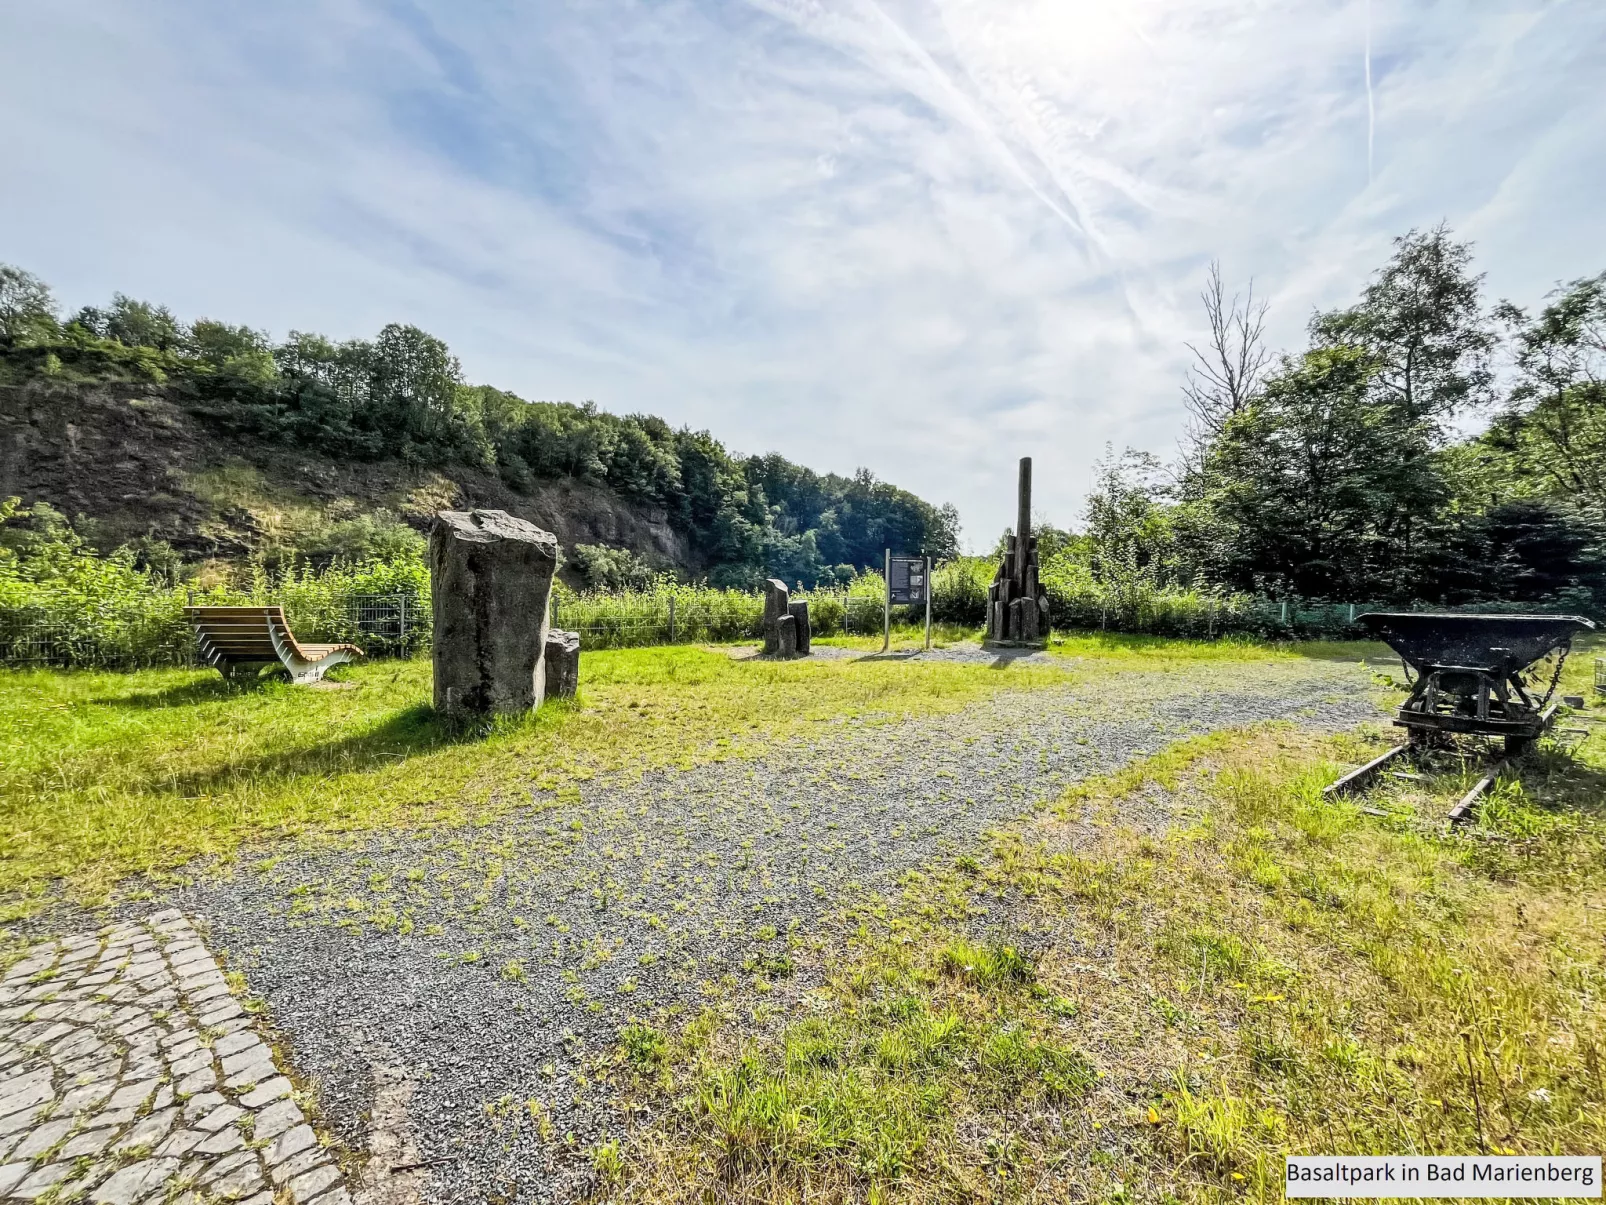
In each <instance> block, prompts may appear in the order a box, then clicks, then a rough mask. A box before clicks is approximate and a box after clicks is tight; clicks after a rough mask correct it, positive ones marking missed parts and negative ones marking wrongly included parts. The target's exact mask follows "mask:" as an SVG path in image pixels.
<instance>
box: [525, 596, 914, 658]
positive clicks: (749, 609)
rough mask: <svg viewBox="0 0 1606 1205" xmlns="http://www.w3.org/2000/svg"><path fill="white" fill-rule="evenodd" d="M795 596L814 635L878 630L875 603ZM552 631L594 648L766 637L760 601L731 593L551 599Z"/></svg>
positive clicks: (877, 604) (879, 607)
mask: <svg viewBox="0 0 1606 1205" xmlns="http://www.w3.org/2000/svg"><path fill="white" fill-rule="evenodd" d="M798 597H799V598H801V599H802V600H805V601H807V602H808V604H809V626H810V628H811V629H812V630H813V631H814V633H815V634H816V635H819V636H833V635H838V634H842V633H849V634H855V635H857V634H869V633H873V632H879V631H880V630H881V624H882V604H881V601H880V600H879V599H876V598H873V597H870V596H867V595H862V594H861V595H849V594H846V593H840V592H832V591H816V592H814V593H809V594H802V595H799V596H798ZM552 626H553V627H555V628H563V629H565V630H566V631H571V632H578V633H579V634H580V645H581V647H582V648H594V649H596V648H631V647H637V646H642V645H653V644H707V643H717V642H720V641H727V640H757V639H760V638H762V636H763V634H764V632H763V626H764V597H763V595H760V594H739V593H736V592H733V591H717V592H716V591H709V592H707V595H706V596H705V597H699V596H698V594H697V592H694V591H685V592H683V593H678V594H657V595H649V594H612V595H610V594H579V595H568V596H563V597H554V598H553V600H552Z"/></svg>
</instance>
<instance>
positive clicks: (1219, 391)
mask: <svg viewBox="0 0 1606 1205" xmlns="http://www.w3.org/2000/svg"><path fill="white" fill-rule="evenodd" d="M1199 299H1200V300H1201V301H1203V302H1204V308H1205V320H1206V321H1207V322H1208V323H1209V326H1210V338H1209V340H1208V342H1207V343H1206V344H1205V346H1204V348H1203V349H1202V350H1201V349H1200V348H1199V347H1197V346H1195V345H1194V344H1192V343H1189V344H1186V346H1187V349H1188V350H1189V351H1190V352H1192V353H1193V359H1194V362H1193V364H1191V365H1190V366H1189V368H1188V379H1187V381H1186V382H1185V383H1184V384H1183V386H1182V392H1183V396H1184V397H1185V398H1186V400H1187V406H1188V411H1189V413H1190V414H1192V415H1193V421H1192V423H1191V424H1190V430H1189V432H1188V438H1189V442H1190V443H1191V444H1192V445H1193V447H1194V450H1195V452H1197V451H1199V450H1201V449H1202V448H1203V446H1204V445H1205V444H1207V443H1209V442H1210V441H1211V440H1213V439H1214V438H1215V437H1216V436H1218V435H1220V434H1221V432H1222V429H1223V428H1224V427H1225V426H1226V425H1227V422H1228V420H1229V419H1231V418H1232V416H1233V415H1235V414H1238V413H1240V412H1241V411H1242V410H1243V409H1244V408H1245V407H1247V406H1248V405H1249V403H1250V402H1251V401H1252V400H1253V398H1254V396H1255V394H1256V393H1257V392H1258V391H1259V389H1260V383H1261V379H1262V378H1263V377H1264V376H1265V373H1266V366H1267V365H1268V364H1270V363H1271V358H1272V355H1271V351H1270V350H1269V349H1268V348H1267V347H1266V344H1265V334H1266V310H1267V308H1268V303H1267V302H1265V301H1257V300H1256V299H1255V282H1254V281H1253V280H1251V281H1250V282H1249V287H1248V289H1247V291H1246V292H1245V293H1244V295H1243V296H1242V298H1240V297H1239V295H1238V294H1236V293H1234V294H1233V295H1232V298H1231V299H1230V300H1229V299H1228V297H1227V290H1226V287H1225V286H1224V285H1223V284H1222V282H1221V264H1220V262H1219V261H1217V260H1211V261H1210V274H1209V276H1208V277H1206V279H1205V287H1204V289H1203V290H1201V291H1200V293H1199Z"/></svg>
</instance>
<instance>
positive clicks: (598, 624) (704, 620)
mask: <svg viewBox="0 0 1606 1205" xmlns="http://www.w3.org/2000/svg"><path fill="white" fill-rule="evenodd" d="M964 584H966V583H961V585H964ZM935 586H936V587H937V589H936V591H935V595H934V598H933V612H934V616H935V618H936V619H937V620H938V621H939V622H945V623H949V624H958V625H960V626H966V625H968V626H972V627H975V626H979V624H980V612H981V606H980V605H978V606H971V605H970V604H971V603H972V602H973V601H975V600H973V599H971V598H970V596H969V592H959V591H950V592H949V593H948V594H945V593H944V583H943V580H942V578H941V576H940V575H939V576H938V579H937V581H936V582H935ZM961 595H962V596H961ZM795 597H798V598H802V599H806V600H807V601H808V603H809V619H810V626H811V627H812V629H813V631H814V633H815V634H816V635H818V636H834V635H839V634H848V635H867V636H873V635H879V634H880V632H881V625H882V621H883V611H882V606H883V604H882V599H881V597H880V595H879V594H877V593H870V592H867V591H864V590H860V591H858V592H854V593H849V592H847V591H824V590H821V591H813V592H800V593H799V594H798V595H796V596H795ZM979 597H980V599H981V600H982V601H983V603H984V600H985V593H984V592H983V593H980V594H979ZM209 601H217V602H228V603H233V604H235V605H239V604H240V603H242V602H245V601H247V600H246V599H244V598H233V597H230V598H222V597H218V598H216V599H213V598H212V596H210V595H186V593H185V591H183V590H172V589H169V590H164V591H159V592H151V593H148V594H130V595H119V596H117V597H116V598H113V599H111V600H101V601H90V600H86V599H83V598H81V597H72V596H66V595H60V596H57V597H54V598H49V599H47V601H44V602H41V603H37V604H35V603H26V604H5V605H0V665H8V666H66V667H71V666H81V667H86V668H101V669H137V668H142V667H146V666H158V665H167V666H183V665H194V664H196V663H197V658H196V652H195V637H194V633H193V631H192V630H191V628H190V625H189V623H188V622H187V621H186V620H185V618H184V605H185V603H186V602H197V603H205V602H209ZM250 601H253V602H256V603H259V604H261V603H275V602H278V603H281V604H282V605H283V606H284V608H285V614H286V618H287V619H288V620H289V622H290V625H291V627H292V629H293V630H294V631H295V632H296V634H297V635H298V636H299V637H301V638H303V639H306V640H312V641H330V642H349V643H352V644H357V645H359V646H361V647H362V649H363V650H364V652H365V653H366V654H367V655H368V656H370V657H407V656H412V655H415V654H417V653H419V652H421V651H423V650H424V649H427V648H428V647H429V643H430V638H431V624H432V614H431V608H430V602H429V596H428V593H427V583H422V584H421V588H419V589H414V590H411V591H407V590H404V591H390V592H383V593H380V592H372V591H369V592H340V591H338V590H301V591H299V592H295V591H287V592H285V593H284V594H283V596H282V598H281V597H280V596H278V595H277V594H276V593H275V592H272V591H269V592H265V593H263V594H261V595H258V596H255V597H253V598H252V599H250ZM1558 605H1559V604H1558ZM1381 609H1388V610H1411V609H1414V610H1423V609H1431V608H1427V607H1422V606H1418V607H1414V608H1413V607H1400V606H1398V605H1394V606H1382V605H1371V604H1365V603H1347V602H1337V603H1334V602H1311V601H1304V600H1298V599H1266V598H1256V597H1252V596H1248V595H1229V596H1215V595H1210V594H1204V593H1196V592H1191V591H1189V592H1182V591H1170V592H1166V591H1159V590H1147V591H1133V592H1122V591H1119V590H1111V589H1102V590H1094V591H1076V592H1066V593H1063V594H1057V593H1056V592H1053V591H1051V592H1050V614H1051V619H1052V622H1053V627H1054V629H1055V630H1057V631H1060V632H1066V631H1076V630H1082V631H1100V630H1103V631H1110V632H1131V633H1142V634H1149V635H1156V636H1175V637H1184V638H1194V639H1215V638H1219V637H1222V636H1249V637H1257V638H1265V639H1282V640H1311V639H1329V640H1343V639H1359V638H1363V637H1365V636H1366V632H1365V630H1364V629H1363V628H1362V627H1361V626H1360V624H1359V623H1358V622H1357V619H1358V617H1359V616H1361V615H1364V614H1365V613H1366V612H1367V611H1369V610H1381ZM1453 609H1455V610H1465V611H1478V610H1505V611H1510V610H1522V609H1529V610H1534V611H1546V610H1554V609H1555V608H1554V607H1550V606H1546V605H1544V604H1533V605H1530V606H1529V607H1527V608H1523V607H1519V606H1515V605H1512V604H1483V605H1472V606H1465V607H1458V608H1453ZM1565 609H1568V610H1572V609H1575V608H1565ZM972 611H975V612H977V614H975V615H974V616H972V615H971V612H972ZM763 615H764V599H763V596H762V595H761V594H748V593H745V592H742V591H737V590H713V589H707V588H700V587H678V588H675V589H671V590H657V591H642V592H633V593H613V594H608V593H584V594H573V593H569V592H567V591H560V592H559V593H557V594H554V596H553V600H552V611H551V623H552V626H553V627H557V628H565V629H568V630H571V631H576V632H578V633H579V634H580V642H581V647H582V648H589V649H610V648H627V647H632V646H641V645H655V644H707V643H718V642H721V641H731V640H755V639H759V638H761V636H762V635H763V633H762V630H761V629H762V624H763ZM922 618H923V608H920V607H895V608H894V609H893V619H894V622H901V623H909V622H913V623H919V622H920V620H921V619H922ZM1602 674H1606V671H1602V670H1599V669H1597V685H1599V686H1600V687H1601V688H1603V689H1606V677H1603V676H1600V675H1602Z"/></svg>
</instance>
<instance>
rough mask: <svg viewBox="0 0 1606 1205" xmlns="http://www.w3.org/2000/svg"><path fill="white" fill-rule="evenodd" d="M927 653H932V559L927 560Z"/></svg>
mask: <svg viewBox="0 0 1606 1205" xmlns="http://www.w3.org/2000/svg"><path fill="white" fill-rule="evenodd" d="M926 652H928V653H929V652H931V558H930V557H929V556H928V557H927V558H926Z"/></svg>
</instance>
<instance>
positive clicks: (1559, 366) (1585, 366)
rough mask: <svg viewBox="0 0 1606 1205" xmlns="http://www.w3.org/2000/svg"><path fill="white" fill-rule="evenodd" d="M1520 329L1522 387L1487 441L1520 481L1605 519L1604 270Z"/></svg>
mask: <svg viewBox="0 0 1606 1205" xmlns="http://www.w3.org/2000/svg"><path fill="white" fill-rule="evenodd" d="M1551 296H1552V297H1554V298H1555V300H1554V301H1552V302H1551V303H1550V304H1549V305H1547V306H1546V307H1545V308H1544V310H1543V311H1542V312H1541V313H1540V314H1539V316H1538V317H1537V318H1535V319H1533V320H1532V321H1531V322H1530V321H1528V320H1527V318H1526V316H1525V315H1524V314H1523V312H1522V311H1521V310H1519V309H1517V307H1515V306H1513V305H1511V304H1509V303H1507V304H1506V305H1504V306H1502V307H1501V313H1502V316H1503V317H1505V318H1506V319H1507V320H1508V321H1509V322H1511V323H1512V324H1513V325H1514V326H1515V327H1516V328H1517V355H1516V366H1517V370H1518V373H1519V376H1518V379H1517V383H1516V385H1515V386H1514V387H1513V389H1512V391H1511V395H1510V398H1509V400H1508V405H1507V409H1506V412H1505V413H1504V414H1502V415H1501V416H1500V418H1499V419H1498V420H1497V421H1496V422H1495V424H1494V426H1493V427H1492V428H1491V430H1490V432H1489V434H1488V435H1487V436H1486V437H1485V440H1484V442H1485V443H1486V444H1487V445H1488V446H1490V447H1492V448H1495V449H1499V450H1500V451H1503V452H1505V453H1506V454H1507V455H1508V456H1509V457H1511V459H1512V462H1513V463H1512V465H1511V471H1512V474H1513V475H1514V476H1516V477H1519V478H1522V479H1525V480H1528V481H1532V482H1536V483H1540V488H1541V489H1542V490H1543V492H1546V493H1550V494H1553V495H1555V496H1558V497H1562V498H1568V499H1577V500H1578V501H1580V502H1582V503H1584V504H1585V505H1587V506H1589V507H1591V508H1592V509H1594V510H1595V511H1597V512H1598V513H1602V514H1606V272H1603V273H1601V274H1600V275H1599V276H1593V277H1588V278H1585V279H1583V280H1575V281H1573V282H1572V284H1570V285H1568V286H1566V287H1565V288H1563V289H1559V290H1557V291H1556V292H1554V293H1552V294H1551Z"/></svg>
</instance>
